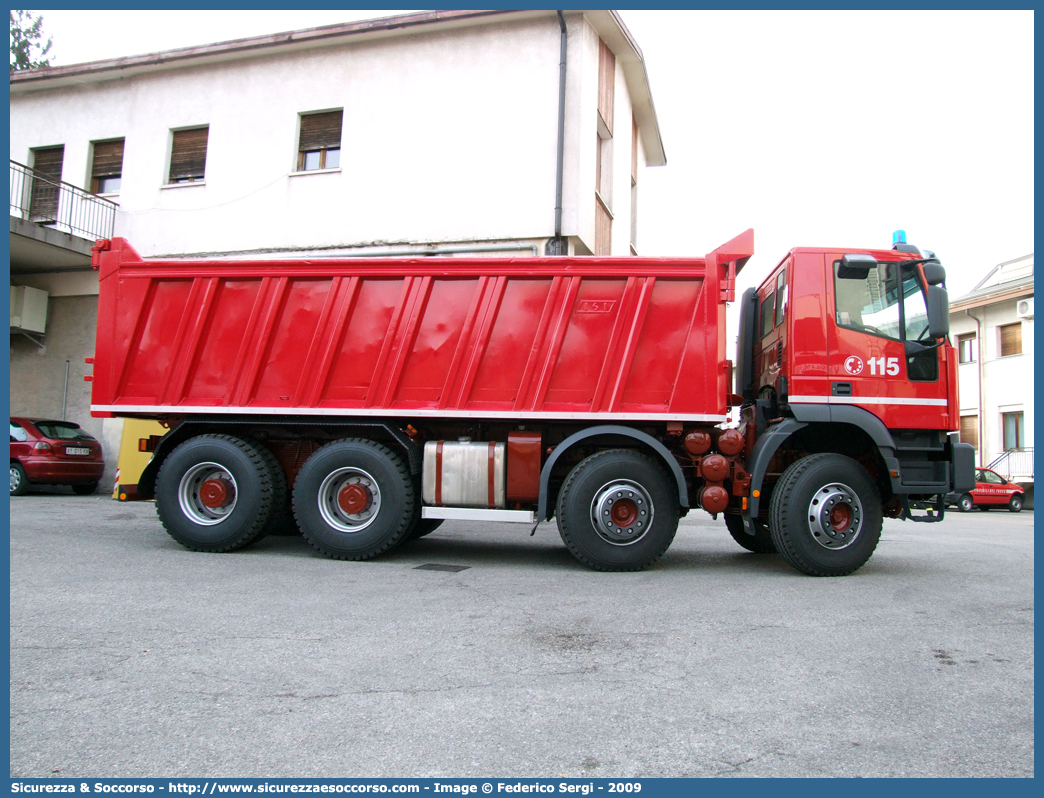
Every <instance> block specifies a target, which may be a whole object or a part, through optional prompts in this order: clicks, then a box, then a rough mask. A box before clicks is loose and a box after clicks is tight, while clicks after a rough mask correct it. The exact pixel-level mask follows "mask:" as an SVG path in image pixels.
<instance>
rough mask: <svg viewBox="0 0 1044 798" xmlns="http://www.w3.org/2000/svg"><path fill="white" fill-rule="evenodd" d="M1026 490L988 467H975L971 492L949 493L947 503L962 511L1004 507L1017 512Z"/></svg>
mask: <svg viewBox="0 0 1044 798" xmlns="http://www.w3.org/2000/svg"><path fill="white" fill-rule="evenodd" d="M1025 492H1026V491H1025V490H1023V489H1022V488H1021V487H1019V486H1018V485H1016V484H1015V483H1014V482H1008V480H1006V479H1005V478H1004V477H1002V476H1001V475H1000V474H998V473H997V472H996V471H991V470H990V469H988V468H976V469H975V489H974V490H973V491H972V492H971V493H950V494H948V495H947V496H946V500H947V504H956V505H957V509H958V510H960V511H961V512H962V513H966V512H969V511H970V510H971V509H972V508H973V507H978V508H979V509H980V510H989V509H990V508H991V507H1006V508H1008V509H1009V510H1011V512H1013V513H1017V512H1018V511H1019V510H1021V509H1022V494H1024V493H1025Z"/></svg>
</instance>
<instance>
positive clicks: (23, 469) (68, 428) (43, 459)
mask: <svg viewBox="0 0 1044 798" xmlns="http://www.w3.org/2000/svg"><path fill="white" fill-rule="evenodd" d="M104 470H105V460H104V459H103V456H102V447H101V444H100V443H98V441H96V440H95V439H94V438H92V437H91V436H90V435H88V434H87V433H86V432H84V431H83V430H82V429H80V425H79V424H73V423H72V422H71V421H50V420H47V419H39V420H37V419H29V418H12V419H11V495H12V496H21V495H22V494H23V493H25V492H26V491H27V490H28V489H29V486H30V485H38V484H42V485H71V486H72V489H73V492H75V493H78V494H80V495H81V496H86V495H88V494H91V493H94V491H95V490H97V489H98V480H100V479H101V476H102V472H103V471H104Z"/></svg>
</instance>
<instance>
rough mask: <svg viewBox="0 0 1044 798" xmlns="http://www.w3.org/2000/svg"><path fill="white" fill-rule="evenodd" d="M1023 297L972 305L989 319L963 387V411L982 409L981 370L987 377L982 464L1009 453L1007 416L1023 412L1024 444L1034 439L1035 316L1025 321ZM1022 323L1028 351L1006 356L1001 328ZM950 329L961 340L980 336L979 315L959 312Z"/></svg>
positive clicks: (963, 370)
mask: <svg viewBox="0 0 1044 798" xmlns="http://www.w3.org/2000/svg"><path fill="white" fill-rule="evenodd" d="M1016 304H1017V300H1007V301H1004V302H998V303H996V304H993V305H987V306H984V307H979V308H974V309H972V311H971V312H972V313H973V314H975V315H976V316H978V317H979V319H980V320H982V321H983V324H982V328H983V330H984V333H983V338H982V341H981V342H980V341H978V340H977V341H976V343H977V345H978V346H977V350H976V351H977V357H978V360H977V362H975V363H965V364H962V365H960V366H959V370H958V391H959V397H960V409H961V414H962V415H969V414H971V413H976V414H977V413H978V411H979V374H980V362H979V361H981V373H982V375H983V386H984V390H983V407H984V408H985V410H984V412H983V413H982V422H981V434H980V440H979V454H980V462H981V463H982V464H983V465H988V464H989V463H990V462H992V461H993V460H994V459H995V458H996V457H998V456H999V455H1000V454H1002V453H1003V452H1004V434H1003V432H1004V431H1003V428H1002V414H1003V413H1009V412H1019V411H1021V412H1022V413H1023V418H1024V419H1025V433H1026V440H1025V442H1023V444H1022V446H1023V448H1032V447H1033V439H1034V414H1033V372H1034V368H1033V367H1034V362H1033V352H1034V347H1033V320H1031V319H1023V320H1021V321H1020V320H1019V319H1018V317H1017V314H1016ZM1015 323H1021V324H1022V354H1019V355H1009V356H1007V357H1001V355H1000V352H1001V345H1000V327H1002V326H1004V325H1007V324H1015ZM950 333H951V337H952V338H953V340H954V341H955V342H956V340H957V336H958V335H966V334H975V333H976V325H975V319H974V318H970V317H968V316H967V315H966V314H965V313H964V312H963V311H959V312H957V313H955V314H954V316H953V317H952V319H951V323H950Z"/></svg>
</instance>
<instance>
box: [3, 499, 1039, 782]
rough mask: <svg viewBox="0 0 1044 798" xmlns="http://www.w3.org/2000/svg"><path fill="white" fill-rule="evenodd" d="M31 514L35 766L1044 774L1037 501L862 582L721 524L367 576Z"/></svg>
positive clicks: (953, 528)
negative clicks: (577, 549) (657, 555)
mask: <svg viewBox="0 0 1044 798" xmlns="http://www.w3.org/2000/svg"><path fill="white" fill-rule="evenodd" d="M10 515H11V776H12V777H48V776H56V777H74V778H78V777H81V776H82V777H118V776H120V777H133V776H152V777H203V776H219V777H265V776H267V777H276V776H288V777H308V776H315V777H319V776H329V777H334V776H336V777H354V776H389V777H442V778H446V777H477V776H498V777H535V776H541V777H542V776H547V777H552V778H558V777H566V776H568V777H579V778H586V777H654V776H863V777H870V776H1032V775H1033V745H1034V741H1033V698H1034V695H1033V607H1034V605H1033V554H1034V545H1033V513H1032V512H1023V513H1020V514H1012V513H1008V512H1004V511H1001V512H997V511H994V512H990V513H980V512H974V513H970V514H967V515H961V514H958V513H956V512H954V513H951V514H949V515H948V516H947V518H946V520H945V522H944V523H942V524H912V523H909V522H907V523H902V522H898V521H886V522H885V529H884V535H883V538H882V541H881V543H880V545H879V547H878V549H877V552H876V553H875V555H874V556H873V558H872V559H871V560H870V562H869V563H868V564H867V565H866V566H864V567H863V568H862V569H861V570H860V571H858V572H857V573H856V574H853V575H851V576H847V577H841V578H835V579H823V578H814V577H808V576H803V575H802V574H800V573H798V572H797V571H795V570H793V569H792V568H791V567H790V566H788V565H787V564H786V563H785V562H784V561H783V560H782V559H781V558H780V557H778V556H776V555H755V554H749V553H747V552H745V551H743V550H742V549H740V548H739V547H738V546H737V545H736V544H735V543H734V542H733V541H732V539H731V538H730V537H729V535H728V533H727V532H726V531H725V527H724V524H723V523H722V522H721V520H720V519H719V520H718V521H713V520H711V518H710V517H709V516H708V515H706V514H705V513H702V512H694V513H691V514H690V516H689V517H688V518H686V519H683V521H682V524H681V527H680V529H679V532H678V536H677V538H676V540H675V543H674V545H673V546H672V547H671V549H670V550H669V551H668V552H667V554H666V555H665V556H664V558H663V559H662V560H661V561H660V563H658V564H657V565H655V566H653V567H652V568H650V569H648V570H646V571H644V572H641V573H627V574H605V573H596V572H593V571H589V570H587V569H586V568H584V567H583V566H582V565H580V564H579V563H577V562H576V561H575V560H573V558H572V557H571V556H570V555H569V554H568V552H567V551H566V549H565V547H564V545H563V544H562V541H561V539H560V538H559V536H558V531H557V527H556V526H555V524H554V523H553V522H552V523H550V524H543V525H541V526H540V528H539V529H538V530H537V533H536V535H535V536H533V537H529V528H528V526H524V525H513V524H499V525H489V524H478V523H463V522H447V523H445V524H444V525H443V526H442V527H441V528H440V529H439V530H437V531H436V532H435V533H434V534H432V535H431V536H429V537H427V538H423V539H421V540H419V541H416V542H414V543H412V544H410V545H408V546H404V547H402V548H400V549H398V550H396V551H394V552H392V553H391V554H389V555H386V556H384V557H382V558H379V559H377V560H374V561H371V562H363V563H352V562H339V561H335V560H329V559H326V558H324V557H322V556H321V555H319V554H318V553H316V552H314V551H313V550H312V549H311V548H310V547H309V546H308V544H307V543H306V542H305V541H304V540H303V539H302V538H300V537H272V538H266V539H264V540H262V541H260V542H258V543H256V544H255V545H254V546H253V547H251V548H250V549H248V550H245V551H241V552H236V553H232V554H199V553H194V552H190V551H186V550H185V549H183V548H181V547H180V546H179V545H178V544H176V543H175V542H174V541H173V540H172V539H171V538H170V537H169V536H168V535H167V534H166V533H165V532H164V530H163V528H162V526H161V525H160V523H159V521H158V520H157V518H156V513H155V510H154V507H153V505H152V504H150V503H128V504H120V503H116V502H113V501H112V500H110V499H108V498H107V497H103V496H93V497H79V496H72V495H68V493H67V492H65V491H63V490H57V489H56V490H54V491H52V492H50V493H48V492H35V493H33V494H31V495H28V496H23V497H18V498H14V499H12V500H11V510H10ZM426 565H427V566H431V565H434V566H440V567H442V568H441V569H435V570H433V569H430V568H420V566H426ZM446 566H456V567H457V568H455V569H446V568H445V567H446ZM461 568H462V569H463V570H460V569H461Z"/></svg>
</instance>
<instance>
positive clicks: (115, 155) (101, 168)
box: [91, 139, 123, 177]
mask: <svg viewBox="0 0 1044 798" xmlns="http://www.w3.org/2000/svg"><path fill="white" fill-rule="evenodd" d="M122 174H123V139H116V140H115V141H96V142H94V162H93V164H92V165H91V177H119V176H120V175H122Z"/></svg>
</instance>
